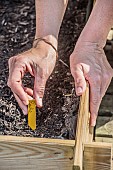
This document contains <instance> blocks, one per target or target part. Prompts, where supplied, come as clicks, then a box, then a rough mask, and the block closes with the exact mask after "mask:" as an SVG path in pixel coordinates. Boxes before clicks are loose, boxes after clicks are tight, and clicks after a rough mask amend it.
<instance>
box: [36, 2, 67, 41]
mask: <svg viewBox="0 0 113 170" xmlns="http://www.w3.org/2000/svg"><path fill="white" fill-rule="evenodd" d="M35 3H36V35H35V37H47V36H49V37H50V39H51V37H54V39H56V40H57V38H58V33H59V29H60V26H61V22H62V19H63V16H64V13H65V9H66V7H67V3H68V0H35Z"/></svg>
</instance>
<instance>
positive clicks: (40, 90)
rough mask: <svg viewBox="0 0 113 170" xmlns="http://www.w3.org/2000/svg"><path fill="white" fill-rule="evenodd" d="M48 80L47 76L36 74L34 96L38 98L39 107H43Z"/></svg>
mask: <svg viewBox="0 0 113 170" xmlns="http://www.w3.org/2000/svg"><path fill="white" fill-rule="evenodd" d="M45 84H46V80H45V77H39V76H38V75H37V76H35V82H34V98H35V100H36V105H37V107H42V99H43V96H44V90H45Z"/></svg>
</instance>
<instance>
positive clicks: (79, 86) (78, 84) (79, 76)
mask: <svg viewBox="0 0 113 170" xmlns="http://www.w3.org/2000/svg"><path fill="white" fill-rule="evenodd" d="M72 75H73V77H74V80H75V89H76V94H77V95H78V96H79V95H82V93H83V92H84V91H85V89H86V80H85V77H84V74H83V70H82V66H77V67H76V69H74V72H72Z"/></svg>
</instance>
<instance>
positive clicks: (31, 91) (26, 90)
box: [24, 87, 33, 96]
mask: <svg viewBox="0 0 113 170" xmlns="http://www.w3.org/2000/svg"><path fill="white" fill-rule="evenodd" d="M24 91H25V92H26V93H27V94H28V95H29V96H33V90H32V89H31V88H28V87H24Z"/></svg>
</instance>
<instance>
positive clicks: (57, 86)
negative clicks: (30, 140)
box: [0, 0, 87, 139]
mask: <svg viewBox="0 0 113 170" xmlns="http://www.w3.org/2000/svg"><path fill="white" fill-rule="evenodd" d="M86 4H87V2H85V1H84V0H81V1H74V0H73V1H72V0H70V1H69V5H68V8H67V11H66V14H65V17H64V20H63V23H62V26H61V30H60V34H59V59H58V61H57V64H56V68H55V70H54V72H53V74H52V75H51V76H50V78H49V80H48V82H47V86H46V91H45V96H44V100H43V108H42V109H40V110H38V109H37V129H36V130H35V131H32V130H31V129H30V128H29V127H28V125H27V116H24V115H23V113H22V111H21V109H20V108H19V106H18V104H17V102H16V100H15V98H14V96H13V94H12V92H11V90H10V89H9V88H8V87H7V78H8V59H9V58H10V57H11V56H13V55H16V54H18V53H20V52H22V51H25V50H27V49H29V48H31V46H32V42H33V39H34V35H35V6H34V0H28V1H26V0H13V1H12V0H4V1H0V24H1V25H0V134H1V135H16V136H34V137H47V138H48V137H51V138H61V139H62V138H65V139H72V138H73V137H74V130H75V126H76V119H77V112H78V104H79V98H78V97H77V96H76V95H75V91H74V81H73V78H72V76H71V73H70V68H69V56H70V54H71V53H72V51H73V48H74V46H75V43H76V41H77V39H78V36H79V34H80V32H81V30H82V29H83V27H84V24H85V14H86ZM23 82H24V85H26V86H31V78H30V75H26V77H25V79H24V80H23Z"/></svg>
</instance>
